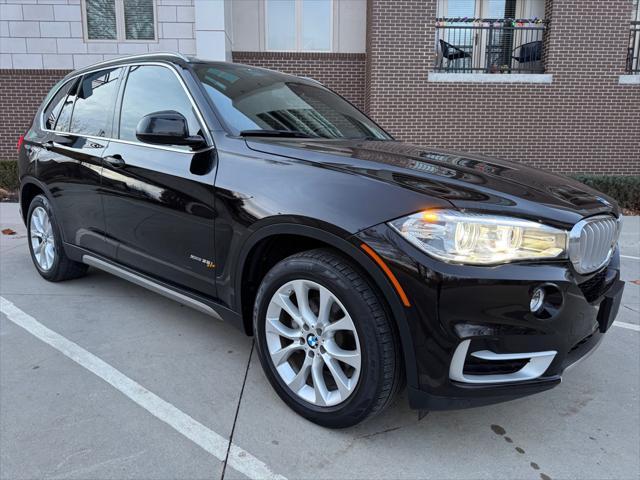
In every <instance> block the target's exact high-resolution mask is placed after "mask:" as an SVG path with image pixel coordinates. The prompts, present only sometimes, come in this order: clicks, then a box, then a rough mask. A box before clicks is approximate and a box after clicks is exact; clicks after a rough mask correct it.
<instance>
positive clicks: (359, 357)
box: [254, 249, 401, 428]
mask: <svg viewBox="0 0 640 480" xmlns="http://www.w3.org/2000/svg"><path fill="white" fill-rule="evenodd" d="M254 332H255V335H256V345H257V352H258V355H259V358H260V362H261V364H262V367H263V369H264V371H265V373H266V375H267V378H268V379H269V381H270V382H271V384H272V385H273V387H274V389H275V390H276V392H277V393H278V395H279V396H280V397H281V398H282V399H283V400H284V401H285V403H287V404H288V405H289V406H290V407H291V408H292V409H293V410H295V411H296V412H298V413H299V414H300V415H302V416H304V417H305V418H307V419H309V420H311V421H312V422H314V423H317V424H319V425H323V426H326V427H332V428H342V427H349V426H352V425H355V424H356V423H359V422H361V421H363V420H364V419H365V418H367V417H369V416H371V415H373V414H375V413H378V412H380V411H382V410H383V409H384V408H385V407H386V406H387V405H388V404H389V403H390V402H391V401H392V399H393V397H394V396H395V393H396V391H397V389H398V387H399V385H400V379H401V361H400V357H399V354H400V348H399V345H398V341H397V337H396V334H395V331H394V329H393V327H392V325H391V322H390V320H389V318H388V315H387V313H386V311H385V309H384V307H383V305H382V301H381V300H380V299H379V298H378V293H377V292H376V291H375V290H374V289H373V288H372V287H371V285H370V284H369V283H368V280H367V279H365V278H364V276H363V275H362V274H361V273H359V272H358V271H357V270H356V268H355V267H354V266H353V265H352V264H351V263H350V262H349V261H347V260H345V259H344V258H343V257H341V256H339V255H337V254H335V253H333V252H332V251H330V250H325V249H318V250H312V251H308V252H303V253H300V254H296V255H293V256H291V257H288V258H286V259H284V260H283V261H281V262H280V263H278V264H277V265H276V266H275V267H273V268H272V269H271V270H270V271H269V273H267V275H266V276H265V278H264V280H263V281H262V284H261V286H260V289H259V290H258V294H257V297H256V303H255V308H254Z"/></svg>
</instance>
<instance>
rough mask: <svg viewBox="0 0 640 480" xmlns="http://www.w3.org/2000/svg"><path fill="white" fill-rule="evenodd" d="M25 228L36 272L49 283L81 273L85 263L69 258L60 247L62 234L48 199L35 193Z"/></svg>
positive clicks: (74, 276)
mask: <svg viewBox="0 0 640 480" xmlns="http://www.w3.org/2000/svg"><path fill="white" fill-rule="evenodd" d="M27 231H28V236H29V251H30V252H31V260H33V264H34V265H35V266H36V269H37V270H38V273H40V275H41V276H42V277H43V278H45V279H47V280H49V281H52V282H59V281H62V280H69V279H72V278H77V277H80V276H82V275H84V274H85V273H86V271H87V266H86V265H84V264H82V263H78V262H74V261H73V260H71V259H69V258H68V257H67V255H66V254H65V252H64V248H63V246H62V237H61V235H60V230H59V228H58V225H57V224H56V221H55V217H54V216H53V211H52V210H51V206H50V205H49V200H48V199H47V197H45V196H44V195H36V196H35V197H34V198H33V200H32V201H31V205H30V206H29V212H28V213H27Z"/></svg>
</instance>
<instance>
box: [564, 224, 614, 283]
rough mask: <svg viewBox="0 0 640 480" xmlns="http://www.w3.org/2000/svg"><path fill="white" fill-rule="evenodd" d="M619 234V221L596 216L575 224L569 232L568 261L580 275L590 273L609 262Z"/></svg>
mask: <svg viewBox="0 0 640 480" xmlns="http://www.w3.org/2000/svg"><path fill="white" fill-rule="evenodd" d="M619 234H620V220H619V219H617V218H616V217H614V216H612V215H598V216H595V217H589V218H585V219H583V220H581V221H579V222H578V223H576V224H575V225H574V226H573V228H572V229H571V232H569V259H570V260H571V263H572V264H573V266H574V268H575V269H576V271H577V272H578V273H580V274H587V273H592V272H595V271H597V270H599V269H600V268H602V267H603V266H604V265H606V264H607V262H609V260H610V259H611V255H613V252H614V250H615V247H616V244H617V242H618V236H619Z"/></svg>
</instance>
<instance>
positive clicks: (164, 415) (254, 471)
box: [0, 297, 286, 480]
mask: <svg viewBox="0 0 640 480" xmlns="http://www.w3.org/2000/svg"><path fill="white" fill-rule="evenodd" d="M0 311H1V312H2V313H4V314H5V315H6V316H7V318H8V319H9V320H10V321H12V322H13V323H15V324H16V325H18V326H19V327H22V328H23V329H24V330H26V331H27V332H29V333H30V334H31V335H33V336H34V337H36V338H38V339H39V340H41V341H43V342H44V343H46V344H48V345H50V346H51V347H53V348H55V349H56V350H58V351H59V352H60V353H62V354H63V355H65V356H66V357H68V358H70V359H71V360H73V361H74V362H76V363H77V364H78V365H80V366H82V367H84V368H86V369H87V370H89V371H90V372H91V373H93V374H95V375H97V376H98V377H100V378H101V379H102V380H104V381H105V382H107V383H109V384H110V385H111V386H113V387H114V388H115V389H116V390H118V391H120V392H121V393H123V394H124V395H126V396H127V397H129V398H130V399H131V400H133V401H134V402H135V403H137V404H138V405H140V406H141V407H142V408H144V409H145V410H146V411H148V412H149V413H150V414H151V415H153V416H154V417H156V418H157V419H159V420H161V421H163V422H164V423H166V424H167V425H169V426H170V427H172V428H173V429H174V430H176V431H177V432H178V433H180V434H182V435H184V436H185V437H187V438H188V439H189V440H191V441H192V442H193V443H195V444H196V445H198V446H199V447H200V448H202V449H203V450H205V451H206V452H208V453H210V454H211V455H213V456H214V457H216V458H217V459H218V460H220V461H222V462H224V459H225V457H226V454H227V448H228V447H229V441H228V440H227V439H226V438H224V437H223V436H221V435H219V434H217V433H216V432H214V431H213V430H210V429H208V428H207V427H205V426H204V425H202V424H201V423H200V422H198V421H196V420H194V419H193V418H191V417H190V416H189V415H187V414H186V413H184V412H183V411H181V410H179V409H178V408H176V407H174V406H173V405H172V404H170V403H169V402H167V401H165V400H163V399H162V398H160V397H158V396H157V395H156V394H155V393H153V392H151V391H149V390H147V389H146V388H144V387H143V386H142V385H140V384H139V383H137V382H135V381H134V380H132V379H130V378H129V377H127V376H126V375H125V374H123V373H122V372H120V371H119V370H116V369H115V368H114V367H112V366H111V365H109V364H108V363H106V362H105V361H103V360H101V359H100V358H98V357H96V356H95V355H93V354H92V353H90V352H88V351H87V350H85V349H84V348H82V347H80V346H79V345H77V344H75V343H74V342H72V341H71V340H69V339H67V338H65V337H63V336H62V335H60V334H58V333H56V332H54V331H53V330H50V329H49V328H47V327H45V326H44V325H43V324H41V323H40V322H38V321H37V320H36V319H35V318H33V317H32V316H31V315H29V314H27V313H25V312H23V311H22V310H20V309H19V308H18V307H16V306H15V305H14V304H13V303H11V302H10V301H9V300H7V299H5V298H4V297H0ZM230 453H231V454H230V455H229V460H228V464H229V466H230V467H231V468H233V469H234V470H237V471H238V472H240V473H242V474H243V475H245V476H247V477H249V478H251V479H256V480H258V479H272V480H286V478H285V477H283V476H281V475H278V474H276V473H274V472H273V471H271V469H270V468H269V467H268V466H267V465H266V464H265V463H263V462H262V461H261V460H258V459H257V458H256V457H254V456H253V455H251V454H250V453H249V452H246V451H245V450H243V449H242V448H240V447H238V446H237V445H231V452H230Z"/></svg>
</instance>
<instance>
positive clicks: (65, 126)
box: [55, 82, 78, 132]
mask: <svg viewBox="0 0 640 480" xmlns="http://www.w3.org/2000/svg"><path fill="white" fill-rule="evenodd" d="M77 88H78V83H77V82H76V83H74V85H73V86H72V87H71V89H70V90H69V95H67V97H66V98H65V99H64V102H63V104H62V110H60V115H58V120H57V121H56V128H55V130H57V131H60V132H68V131H69V123H71V114H72V113H73V103H74V102H75V99H76V90H77Z"/></svg>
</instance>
